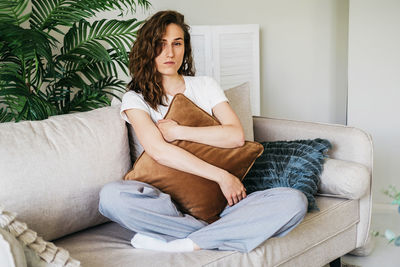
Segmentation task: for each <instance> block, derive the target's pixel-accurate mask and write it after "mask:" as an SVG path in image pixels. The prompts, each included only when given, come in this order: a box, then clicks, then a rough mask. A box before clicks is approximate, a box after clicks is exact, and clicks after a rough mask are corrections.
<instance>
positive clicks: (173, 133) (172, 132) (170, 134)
mask: <svg viewBox="0 0 400 267" xmlns="http://www.w3.org/2000/svg"><path fill="white" fill-rule="evenodd" d="M157 127H158V129H159V130H160V132H161V134H162V136H163V137H164V139H165V141H167V142H172V141H175V140H176V139H178V131H179V124H178V123H177V122H176V121H174V120H170V119H163V120H159V121H158V122H157Z"/></svg>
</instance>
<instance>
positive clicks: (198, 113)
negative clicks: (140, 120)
mask: <svg viewBox="0 0 400 267" xmlns="http://www.w3.org/2000/svg"><path fill="white" fill-rule="evenodd" d="M165 118H166V119H172V120H174V121H176V122H177V123H178V124H179V125H185V126H192V127H200V126H213V125H220V123H219V122H218V120H217V119H216V118H215V117H213V116H210V115H209V114H208V113H207V112H205V111H204V110H202V109H201V108H199V107H198V106H196V104H194V103H193V102H192V101H190V100H189V99H188V98H186V97H185V96H184V95H183V94H176V95H175V97H174V98H173V99H172V102H171V104H170V107H169V109H168V112H167V114H166V115H165ZM172 144H174V145H177V146H179V147H181V148H183V149H185V150H187V151H189V152H190V153H192V154H194V155H195V156H197V157H198V158H200V159H202V160H204V161H206V162H208V163H210V164H212V165H214V166H217V167H220V168H223V169H225V170H227V171H229V172H230V173H232V174H233V175H235V176H236V177H238V178H239V179H240V180H242V179H243V178H244V176H245V175H246V174H247V172H248V171H249V169H250V168H251V166H252V165H253V163H254V161H255V160H256V158H257V157H259V156H260V155H261V153H262V152H263V150H264V148H263V146H262V145H261V144H259V143H256V142H250V141H246V142H245V144H244V145H243V146H242V147H237V148H218V147H214V146H209V145H205V144H200V143H196V142H190V141H182V140H176V141H174V142H172ZM124 179H125V180H137V181H141V182H145V183H148V184H151V185H153V186H155V187H157V188H158V189H160V190H161V191H162V192H165V193H167V194H169V195H170V196H171V198H172V200H173V201H174V202H175V204H176V205H177V207H178V208H179V209H180V210H181V211H182V212H183V213H188V214H191V215H192V216H194V217H195V218H197V219H200V220H203V221H206V222H208V223H212V222H214V221H216V220H218V219H219V214H220V213H221V212H222V210H223V209H224V208H225V207H226V205H227V201H226V199H225V197H224V195H223V194H222V191H221V189H220V187H219V185H218V184H217V183H216V182H213V181H211V180H208V179H206V178H202V177H200V176H197V175H193V174H190V173H186V172H182V171H179V170H176V169H172V168H169V167H167V166H164V165H161V164H158V163H157V162H156V161H155V160H153V159H152V158H151V157H150V156H149V155H148V154H147V153H146V152H143V153H142V154H141V155H140V157H139V158H138V159H137V160H136V162H135V165H134V166H133V168H132V170H130V171H129V172H128V173H127V174H126V175H125V177H124Z"/></svg>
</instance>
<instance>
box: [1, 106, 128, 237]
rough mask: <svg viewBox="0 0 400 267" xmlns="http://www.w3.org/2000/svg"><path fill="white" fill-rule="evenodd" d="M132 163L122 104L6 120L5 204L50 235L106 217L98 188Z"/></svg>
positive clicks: (118, 176) (117, 177)
mask: <svg viewBox="0 0 400 267" xmlns="http://www.w3.org/2000/svg"><path fill="white" fill-rule="evenodd" d="M130 167H131V160H130V156H129V145H128V136H127V129H126V126H125V122H124V121H123V120H122V119H121V118H120V115H119V109H118V108H113V107H106V108H101V109H97V110H93V111H89V112H82V113H75V114H68V115H61V116H54V117H51V118H49V119H47V120H43V121H32V122H31V121H26V122H19V123H2V124H0V204H3V205H4V206H5V208H6V209H7V210H9V211H14V212H17V214H18V219H19V220H21V221H25V222H26V223H27V224H28V226H29V227H30V228H31V229H33V230H35V231H37V232H38V234H39V235H41V236H43V237H44V238H45V239H49V240H52V239H55V238H59V237H62V236H64V235H67V234H70V233H73V232H76V231H79V230H82V229H85V228H87V227H90V226H94V225H97V224H100V223H102V222H105V221H106V219H105V218H104V217H102V216H101V215H100V213H99V212H98V200H99V197H98V193H99V191H100V189H101V187H102V186H103V185H104V184H106V183H108V182H111V181H115V180H120V179H122V177H123V175H124V174H125V173H126V172H127V171H128V170H129V168H130Z"/></svg>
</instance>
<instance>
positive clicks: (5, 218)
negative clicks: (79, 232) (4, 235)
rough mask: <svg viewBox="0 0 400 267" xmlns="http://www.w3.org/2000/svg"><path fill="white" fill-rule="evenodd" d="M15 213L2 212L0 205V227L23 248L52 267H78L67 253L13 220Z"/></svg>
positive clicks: (78, 263)
mask: <svg viewBox="0 0 400 267" xmlns="http://www.w3.org/2000/svg"><path fill="white" fill-rule="evenodd" d="M16 216H17V215H16V213H13V212H8V211H5V210H4V207H3V206H1V205H0V227H1V228H3V229H5V230H7V231H9V232H10V233H11V234H12V235H13V236H15V237H16V238H17V239H19V240H20V241H21V242H22V243H23V244H24V245H25V246H28V247H29V248H30V249H32V250H33V251H34V252H35V253H36V254H37V255H38V256H39V257H40V258H41V259H43V260H44V261H45V262H47V263H51V264H52V265H54V266H60V267H64V266H65V267H79V266H80V262H79V261H77V260H75V259H73V258H71V257H70V256H69V252H68V251H66V250H65V249H63V248H59V247H56V245H54V244H53V243H51V242H48V241H45V240H43V238H41V237H40V236H38V235H37V233H36V232H34V231H32V230H31V229H29V228H28V226H27V225H26V223H23V222H20V221H18V220H16V219H15V217H16Z"/></svg>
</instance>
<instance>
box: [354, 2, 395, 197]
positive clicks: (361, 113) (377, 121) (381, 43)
mask: <svg viewBox="0 0 400 267" xmlns="http://www.w3.org/2000/svg"><path fill="white" fill-rule="evenodd" d="M349 14H350V21H349V96H348V98H349V99H348V101H349V105H348V106H349V109H348V123H349V125H353V126H356V127H360V128H362V129H365V130H366V131H367V132H369V133H370V134H371V135H372V138H373V140H374V150H375V152H374V168H375V169H374V179H373V194H374V202H375V203H384V202H386V203H387V202H390V201H389V200H390V199H389V198H388V197H386V196H385V195H383V194H382V193H381V190H382V189H384V188H387V186H388V185H389V184H394V185H396V186H397V188H398V189H400V179H399V167H400V164H399V163H400V105H399V104H398V102H399V101H400V1H398V0H384V1H382V0H380V1H379V0H350V13H349Z"/></svg>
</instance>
